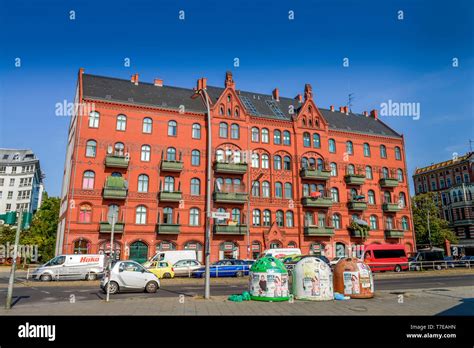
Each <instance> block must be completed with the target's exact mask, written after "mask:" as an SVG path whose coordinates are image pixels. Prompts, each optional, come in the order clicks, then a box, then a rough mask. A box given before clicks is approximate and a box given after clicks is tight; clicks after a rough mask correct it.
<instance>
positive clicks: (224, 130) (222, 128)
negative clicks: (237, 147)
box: [219, 122, 229, 138]
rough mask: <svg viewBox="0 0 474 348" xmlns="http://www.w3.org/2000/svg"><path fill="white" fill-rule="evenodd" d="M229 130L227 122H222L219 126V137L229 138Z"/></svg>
mask: <svg viewBox="0 0 474 348" xmlns="http://www.w3.org/2000/svg"><path fill="white" fill-rule="evenodd" d="M228 128H229V126H228V125H227V123H225V122H221V123H220V124H219V137H220V138H228V136H229V135H228Z"/></svg>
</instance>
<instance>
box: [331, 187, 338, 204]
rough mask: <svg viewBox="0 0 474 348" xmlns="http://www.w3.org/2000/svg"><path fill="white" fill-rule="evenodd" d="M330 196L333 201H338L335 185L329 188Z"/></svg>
mask: <svg viewBox="0 0 474 348" xmlns="http://www.w3.org/2000/svg"><path fill="white" fill-rule="evenodd" d="M331 198H332V201H333V202H339V190H338V189H337V187H333V188H331Z"/></svg>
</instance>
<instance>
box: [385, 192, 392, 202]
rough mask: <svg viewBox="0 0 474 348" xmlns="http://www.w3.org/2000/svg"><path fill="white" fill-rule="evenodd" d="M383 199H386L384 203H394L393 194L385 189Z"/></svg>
mask: <svg viewBox="0 0 474 348" xmlns="http://www.w3.org/2000/svg"><path fill="white" fill-rule="evenodd" d="M383 200H384V203H392V196H391V195H390V192H388V191H385V192H384V193H383Z"/></svg>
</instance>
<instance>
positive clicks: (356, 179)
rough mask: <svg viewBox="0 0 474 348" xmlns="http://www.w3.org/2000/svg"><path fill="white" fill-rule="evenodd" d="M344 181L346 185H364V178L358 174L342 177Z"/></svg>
mask: <svg viewBox="0 0 474 348" xmlns="http://www.w3.org/2000/svg"><path fill="white" fill-rule="evenodd" d="M344 181H345V182H346V184H348V185H363V184H364V183H365V176H364V175H358V174H347V175H345V176H344Z"/></svg>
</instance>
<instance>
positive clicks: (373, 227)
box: [369, 215, 378, 230]
mask: <svg viewBox="0 0 474 348" xmlns="http://www.w3.org/2000/svg"><path fill="white" fill-rule="evenodd" d="M369 221H370V229H371V230H376V229H377V228H378V227H377V216H375V215H370V218H369Z"/></svg>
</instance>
